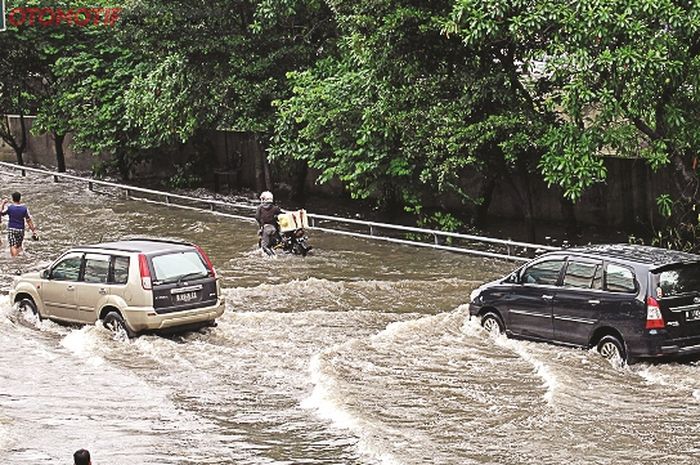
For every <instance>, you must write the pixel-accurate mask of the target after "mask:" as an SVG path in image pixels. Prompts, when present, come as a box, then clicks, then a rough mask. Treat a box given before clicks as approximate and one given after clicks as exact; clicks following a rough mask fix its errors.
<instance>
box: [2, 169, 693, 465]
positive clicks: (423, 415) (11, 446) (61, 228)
mask: <svg viewBox="0 0 700 465" xmlns="http://www.w3.org/2000/svg"><path fill="white" fill-rule="evenodd" d="M0 180H1V181H2V190H1V191H0V192H1V193H2V194H3V195H5V196H7V195H8V194H9V193H10V192H12V191H13V190H20V191H22V192H24V193H25V197H26V201H27V203H28V204H29V206H30V209H31V211H32V213H33V215H34V217H35V219H36V222H37V223H38V226H39V228H40V231H41V236H42V240H41V241H38V242H31V241H30V242H28V243H27V251H26V254H25V255H24V257H22V258H21V259H19V260H12V259H10V257H9V255H8V254H7V252H6V251H5V250H3V252H2V254H1V255H0V286H1V287H2V288H3V289H4V290H5V291H6V290H7V288H8V287H9V286H10V285H11V282H12V279H13V276H14V273H15V271H16V270H17V269H18V268H19V269H22V270H28V269H33V268H38V267H41V266H44V265H46V264H48V263H49V262H50V260H52V259H53V258H55V257H56V256H57V255H58V254H59V253H60V252H61V251H63V250H64V249H65V248H67V247H68V246H70V245H73V244H80V243H93V242H98V241H101V240H111V239H117V238H121V237H124V236H127V235H149V236H166V237H178V238H183V239H186V240H191V241H193V242H196V243H198V244H200V245H202V246H203V247H204V248H205V250H207V251H208V252H209V255H210V257H211V258H212V260H213V262H214V264H215V266H216V268H217V270H218V272H219V273H220V274H221V276H222V287H223V288H224V290H225V291H224V292H225V294H226V297H227V298H228V304H227V309H226V313H225V314H224V316H223V317H222V318H221V319H220V321H219V326H218V327H216V328H213V329H210V330H207V331H206V332H201V333H193V334H187V335H184V336H180V337H173V338H163V337H158V336H143V337H140V338H137V339H135V340H132V341H116V340H113V339H112V337H111V335H110V334H109V333H108V332H106V331H105V330H104V329H102V328H101V327H99V326H94V327H93V326H89V327H82V328H78V327H66V326H60V325H58V324H55V323H52V322H49V321H42V322H31V321H29V320H28V319H27V318H26V316H24V315H20V314H18V313H17V312H16V311H14V310H13V309H12V307H11V305H10V304H9V302H8V301H7V297H6V296H4V297H0V463H2V464H3V465H15V464H16V465H19V464H22V465H24V464H28V463H31V464H67V463H71V462H70V461H71V454H72V453H73V451H75V450H76V449H78V448H82V447H84V448H87V449H89V450H90V451H91V452H92V455H93V463H94V464H95V465H107V464H109V465H134V464H144V465H146V464H148V465H151V464H153V465H155V464H173V465H194V464H211V465H215V464H216V465H218V464H222V465H223V464H251V465H252V464H279V465H281V464H455V465H456V464H460V465H462V464H533V465H535V464H536V465H541V464H564V463H566V464H615V465H617V464H630V465H638V464H659V463H667V464H698V463H700V408H699V407H700V366H699V365H698V364H697V362H696V363H665V364H645V363H642V364H637V365H633V366H632V367H622V368H619V367H614V366H612V365H610V364H609V363H607V362H606V361H604V360H603V359H602V358H600V357H599V356H598V355H597V354H596V353H594V352H590V351H585V350H577V349H569V348H562V347H557V346H554V345H549V344H539V343H530V342H524V341H515V340H509V339H505V338H503V337H499V338H492V337H489V336H488V335H486V334H485V333H484V332H483V331H482V330H481V329H480V328H479V326H478V324H476V323H475V322H470V321H469V320H468V314H467V311H466V307H465V306H464V303H465V302H466V301H467V300H468V296H469V293H470V291H471V290H472V289H473V288H475V287H476V286H478V285H479V284H480V283H482V282H484V281H487V280H491V279H493V278H495V277H498V276H500V275H502V274H504V273H506V272H507V271H509V270H510V269H512V268H513V265H512V264H509V263H504V262H498V261H492V260H483V259H477V258H470V257H467V256H462V255H458V254H450V253H447V252H438V251H431V250H422V249H416V248H410V247H403V246H394V245H387V244H380V243H374V242H369V241H364V240H355V239H349V238H345V237H338V236H333V235H326V234H321V233H313V232H312V233H311V243H312V244H313V245H314V246H315V250H314V252H315V253H314V254H313V255H312V256H309V257H307V258H306V259H302V258H300V257H280V258H278V259H266V258H263V257H261V256H260V255H259V254H258V252H257V251H256V250H255V247H254V246H255V235H254V231H255V229H254V227H253V225H252V224H251V223H247V222H245V221H237V220H232V219H228V218H223V217H221V216H216V215H212V214H210V213H206V212H201V213H200V212H194V211H187V210H176V209H167V208H165V207H163V206H158V205H150V204H142V203H139V202H135V201H126V200H122V199H119V198H116V197H111V196H106V195H102V194H97V193H93V192H90V191H87V190H86V189H85V188H83V187H82V186H75V185H71V184H68V183H59V184H54V183H51V182H50V181H47V180H46V178H38V177H30V178H21V177H15V176H10V175H8V174H0ZM289 207H295V206H292V205H290V206H289ZM3 244H6V241H5V240H4V238H3Z"/></svg>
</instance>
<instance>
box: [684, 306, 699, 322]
mask: <svg viewBox="0 0 700 465" xmlns="http://www.w3.org/2000/svg"><path fill="white" fill-rule="evenodd" d="M695 320H700V309H696V310H688V311H687V312H686V313H685V321H695Z"/></svg>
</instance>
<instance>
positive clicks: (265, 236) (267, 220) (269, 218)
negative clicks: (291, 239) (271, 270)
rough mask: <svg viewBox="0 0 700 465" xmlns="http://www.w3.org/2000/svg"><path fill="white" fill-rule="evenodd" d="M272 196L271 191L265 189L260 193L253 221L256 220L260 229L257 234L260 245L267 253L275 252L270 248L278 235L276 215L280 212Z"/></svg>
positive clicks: (272, 253)
mask: <svg viewBox="0 0 700 465" xmlns="http://www.w3.org/2000/svg"><path fill="white" fill-rule="evenodd" d="M273 202H274V197H273V196H272V192H270V191H265V192H263V193H262V194H260V205H258V208H257V210H256V211H255V221H257V222H258V226H259V227H260V230H259V231H258V235H259V236H260V247H261V248H262V249H263V250H264V251H265V253H266V254H268V255H274V254H275V252H274V251H273V250H272V246H273V245H274V243H275V238H276V237H277V236H278V235H279V227H280V225H279V223H278V222H277V215H279V214H280V213H282V210H281V209H280V207H278V206H277V205H275V204H274V203H273Z"/></svg>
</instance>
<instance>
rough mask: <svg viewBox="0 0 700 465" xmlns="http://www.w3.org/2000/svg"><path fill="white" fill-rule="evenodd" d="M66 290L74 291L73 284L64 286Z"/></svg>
mask: <svg viewBox="0 0 700 465" xmlns="http://www.w3.org/2000/svg"><path fill="white" fill-rule="evenodd" d="M66 290H67V291H74V290H75V286H68V287H67V288H66Z"/></svg>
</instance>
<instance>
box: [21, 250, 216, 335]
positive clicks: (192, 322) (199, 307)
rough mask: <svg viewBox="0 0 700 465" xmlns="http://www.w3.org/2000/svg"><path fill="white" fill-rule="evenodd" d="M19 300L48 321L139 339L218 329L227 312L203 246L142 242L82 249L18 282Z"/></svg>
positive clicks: (68, 253) (67, 253) (69, 252)
mask: <svg viewBox="0 0 700 465" xmlns="http://www.w3.org/2000/svg"><path fill="white" fill-rule="evenodd" d="M10 298H11V299H12V300H11V301H12V302H14V303H15V304H17V305H18V306H19V308H20V309H22V310H29V311H31V312H33V313H35V314H36V315H38V316H39V317H40V318H50V319H52V320H56V321H60V322H66V323H82V324H94V323H95V322H96V321H97V320H102V322H103V324H104V326H105V327H107V328H108V329H110V330H112V331H114V332H116V333H125V334H126V335H128V336H129V337H133V336H135V335H136V334H138V333H142V332H151V331H156V332H162V331H168V332H170V331H173V330H175V331H180V330H190V329H197V328H200V327H204V326H214V325H215V320H216V318H218V317H220V316H221V315H222V314H223V313H224V299H223V297H221V292H220V288H219V282H218V280H217V278H216V271H215V270H214V267H213V266H212V263H211V261H210V260H209V257H207V255H206V253H204V251H203V250H202V249H201V248H200V247H199V246H197V245H194V244H189V243H186V242H174V241H165V240H153V239H134V240H124V241H118V242H106V243H102V244H96V245H89V246H84V247H75V248H72V249H70V250H68V251H67V252H66V253H64V254H63V255H61V256H60V257H59V258H58V259H57V260H56V261H55V262H54V263H53V264H52V265H51V266H50V267H48V268H46V269H45V270H42V271H41V272H34V273H26V274H24V275H22V276H21V277H20V278H19V279H18V280H17V281H16V282H15V284H14V287H13V289H12V291H11V293H10Z"/></svg>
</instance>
